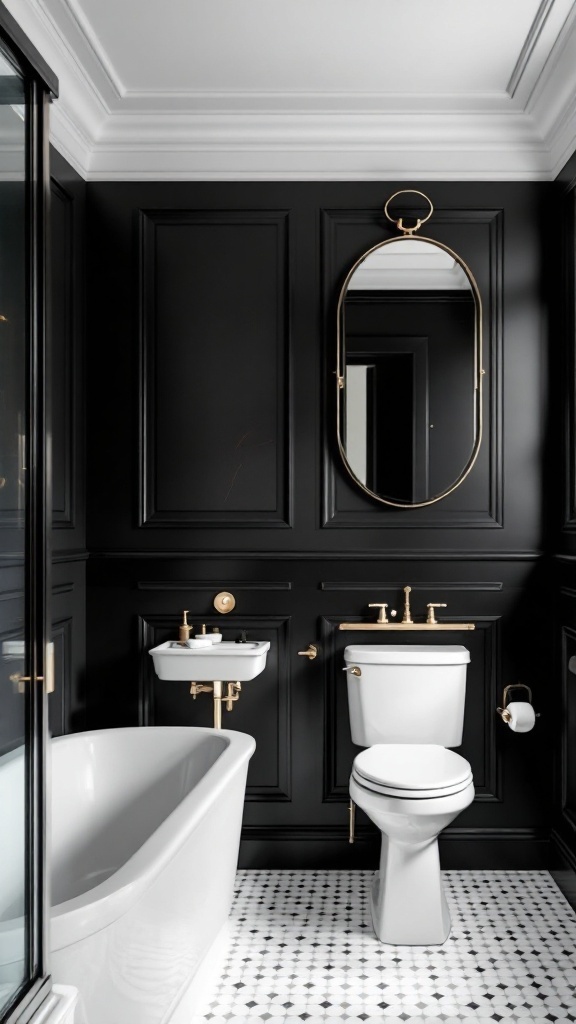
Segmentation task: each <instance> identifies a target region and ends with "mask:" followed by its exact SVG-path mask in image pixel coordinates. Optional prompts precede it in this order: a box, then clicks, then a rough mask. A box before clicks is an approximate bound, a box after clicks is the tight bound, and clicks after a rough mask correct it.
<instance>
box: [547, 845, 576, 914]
mask: <svg viewBox="0 0 576 1024" xmlns="http://www.w3.org/2000/svg"><path fill="white" fill-rule="evenodd" d="M550 845H551V847H552V869H551V871H550V874H551V875H552V878H553V879H554V881H555V882H556V885H557V886H558V888H559V889H560V891H561V892H562V894H563V895H564V897H565V899H567V900H568V903H569V904H570V906H571V907H572V908H573V909H574V910H576V853H575V852H574V850H573V849H572V847H571V846H569V845H568V843H567V842H566V840H565V839H564V838H563V836H562V835H561V834H560V833H559V832H557V831H556V829H552V832H551V834H550Z"/></svg>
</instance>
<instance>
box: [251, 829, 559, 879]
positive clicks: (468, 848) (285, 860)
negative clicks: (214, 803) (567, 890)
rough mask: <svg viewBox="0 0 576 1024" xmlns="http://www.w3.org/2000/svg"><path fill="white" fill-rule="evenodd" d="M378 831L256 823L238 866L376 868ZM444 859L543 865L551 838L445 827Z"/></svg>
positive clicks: (449, 864)
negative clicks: (353, 837)
mask: <svg viewBox="0 0 576 1024" xmlns="http://www.w3.org/2000/svg"><path fill="white" fill-rule="evenodd" d="M379 850H380V836H379V834H378V833H377V832H376V831H375V830H372V829H368V828H362V829H359V830H358V832H357V835H356V841H355V842H354V843H353V844H350V843H349V842H348V833H347V832H346V831H345V830H344V829H342V828H340V827H335V826H330V827H327V828H321V827H318V826H300V827H296V828H291V827H289V826H283V827H270V828H263V827H254V826H247V827H245V828H244V829H243V830H242V841H241V843H240V859H239V865H238V866H239V867H240V868H260V869H266V868H269V869H281V868H286V869H292V870H304V869H323V868H328V869H329V868H333V869H340V870H346V869H354V868H356V869H359V868H365V869H373V870H375V869H376V868H377V867H378V855H379ZM440 862H441V864H442V867H443V868H445V869H447V870H450V869H452V870H461V871H463V870H466V869H476V870H498V869H500V870H503V869H506V870H511V871H513V870H533V871H534V870H542V869H547V868H548V867H550V866H551V864H552V862H553V858H552V854H551V843H550V838H549V835H548V833H547V832H546V831H544V830H540V829H492V828H488V829H464V828H460V829H459V828H454V829H447V830H446V832H444V833H443V834H442V836H441V838H440Z"/></svg>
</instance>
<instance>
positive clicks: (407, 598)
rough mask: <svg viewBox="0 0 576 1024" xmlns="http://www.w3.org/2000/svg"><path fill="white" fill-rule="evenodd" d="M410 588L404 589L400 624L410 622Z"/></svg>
mask: <svg viewBox="0 0 576 1024" xmlns="http://www.w3.org/2000/svg"><path fill="white" fill-rule="evenodd" d="M411 590H412V587H404V615H403V616H402V622H412V615H411V613H410V591H411Z"/></svg>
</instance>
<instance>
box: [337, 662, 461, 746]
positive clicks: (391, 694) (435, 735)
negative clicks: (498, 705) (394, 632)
mask: <svg viewBox="0 0 576 1024" xmlns="http://www.w3.org/2000/svg"><path fill="white" fill-rule="evenodd" d="M344 661H345V662H346V668H347V669H348V671H347V672H346V676H347V679H348V709H349V713H350V729H351V732H352V742H353V743H357V744H358V746H361V747H371V746H373V745H374V744H375V743H437V744H439V745H440V746H442V747H458V746H460V744H461V742H462V727H463V724H464V698H465V694H466V669H467V665H468V662H469V661H470V652H469V651H468V650H467V649H466V648H465V647H460V646H457V645H444V646H442V645H440V644H438V645H434V646H432V645H419V644H402V645H400V644H398V645H394V644H351V645H350V646H349V647H347V648H346V649H345V651H344ZM353 666H356V667H357V668H358V669H360V673H361V674H360V675H357V674H353V673H352V672H350V669H351V668H352V667H353Z"/></svg>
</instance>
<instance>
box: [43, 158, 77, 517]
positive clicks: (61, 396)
mask: <svg viewBox="0 0 576 1024" xmlns="http://www.w3.org/2000/svg"><path fill="white" fill-rule="evenodd" d="M50 187H51V199H52V207H51V218H52V225H53V227H52V232H51V244H52V266H53V271H52V278H51V315H52V325H51V328H52V329H51V344H52V364H53V375H54V380H55V382H56V384H57V398H56V400H55V401H54V402H53V410H54V416H55V420H54V432H53V472H54V484H53V496H54V506H53V511H52V525H53V527H54V528H55V529H57V530H62V529H74V527H75V526H76V488H77V485H76V480H75V472H74V471H75V465H76V436H77V432H76V430H75V422H76V401H77V395H76V388H75V377H76V361H77V358H78V354H77V350H76V347H75V345H74V323H75V318H76V287H75V286H77V284H78V279H77V275H76V272H75V267H74V262H75V259H74V248H75V247H74V234H75V228H74V217H75V206H74V196H73V195H72V194H71V193H70V192H69V191H68V189H66V188H64V186H63V185H62V184H61V183H60V182H58V181H57V180H56V179H55V178H54V177H52V178H51V182H50Z"/></svg>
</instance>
